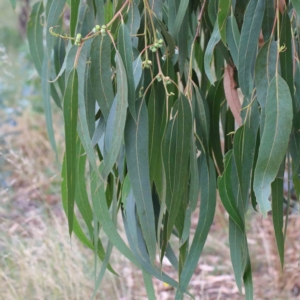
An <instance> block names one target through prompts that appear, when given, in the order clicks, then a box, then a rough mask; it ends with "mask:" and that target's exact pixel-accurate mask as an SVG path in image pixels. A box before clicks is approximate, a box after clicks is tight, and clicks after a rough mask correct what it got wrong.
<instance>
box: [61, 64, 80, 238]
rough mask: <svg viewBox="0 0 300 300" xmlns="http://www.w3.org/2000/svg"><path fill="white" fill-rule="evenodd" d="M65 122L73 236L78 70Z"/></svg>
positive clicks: (69, 90)
mask: <svg viewBox="0 0 300 300" xmlns="http://www.w3.org/2000/svg"><path fill="white" fill-rule="evenodd" d="M63 110H64V121H65V145H66V175H67V177H66V180H67V200H68V224H69V234H70V235H71V234H72V229H73V217H74V202H75V190H76V169H77V160H78V159H77V154H76V139H77V131H76V127H77V114H78V75H77V70H76V69H73V71H71V73H70V75H69V78H68V82H67V86H66V91H65V95H64V106H63Z"/></svg>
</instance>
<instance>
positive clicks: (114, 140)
mask: <svg viewBox="0 0 300 300" xmlns="http://www.w3.org/2000/svg"><path fill="white" fill-rule="evenodd" d="M116 64H117V94H116V96H115V100H114V102H113V105H112V107H111V110H110V112H109V116H108V120H107V127H106V133H105V142H104V145H105V149H106V152H107V156H106V157H105V159H104V162H103V163H104V165H103V169H102V171H101V173H102V176H103V177H104V178H106V177H107V175H108V174H109V172H110V171H111V169H112V167H113V165H114V164H115V162H116V160H117V157H118V154H119V152H120V149H121V145H122V142H123V141H122V137H123V133H124V128H125V122H126V115H127V106H128V102H127V99H128V89H127V78H126V72H125V68H124V64H123V61H122V59H121V56H120V54H119V53H118V52H117V53H116Z"/></svg>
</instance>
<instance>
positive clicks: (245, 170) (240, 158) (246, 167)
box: [233, 124, 255, 212]
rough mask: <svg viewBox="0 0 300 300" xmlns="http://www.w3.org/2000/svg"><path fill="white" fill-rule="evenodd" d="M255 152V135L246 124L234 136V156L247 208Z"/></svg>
mask: <svg viewBox="0 0 300 300" xmlns="http://www.w3.org/2000/svg"><path fill="white" fill-rule="evenodd" d="M254 151H255V136H254V133H253V131H252V130H251V129H250V128H249V127H248V126H247V125H246V124H244V125H243V126H241V127H240V128H239V129H238V130H237V131H236V133H235V135H234V141H233V155H234V161H235V166H236V171H237V174H238V181H239V188H240V190H241V196H242V200H243V202H244V206H245V207H246V206H247V202H248V197H249V188H250V179H251V170H252V165H253V158H254ZM245 212H246V211H245Z"/></svg>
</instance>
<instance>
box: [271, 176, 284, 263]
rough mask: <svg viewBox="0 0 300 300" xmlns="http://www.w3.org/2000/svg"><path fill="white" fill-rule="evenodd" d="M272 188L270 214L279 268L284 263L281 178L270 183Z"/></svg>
mask: <svg viewBox="0 0 300 300" xmlns="http://www.w3.org/2000/svg"><path fill="white" fill-rule="evenodd" d="M271 187H272V188H271V189H272V216H273V225H274V231H275V237H276V244H277V249H278V254H279V258H280V263H281V268H283V265H284V237H283V231H282V230H283V179H282V178H276V179H275V180H274V181H273V182H272V185H271Z"/></svg>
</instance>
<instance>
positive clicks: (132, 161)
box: [125, 99, 156, 263]
mask: <svg viewBox="0 0 300 300" xmlns="http://www.w3.org/2000/svg"><path fill="white" fill-rule="evenodd" d="M136 111H137V120H136V122H135V121H134V119H133V118H132V117H130V116H128V119H127V123H126V128H125V154H126V160H127V168H128V174H129V178H130V182H131V186H132V190H133V195H134V197H135V199H136V201H137V202H136V205H137V211H138V215H139V218H140V222H141V228H142V232H143V236H144V239H145V242H146V245H147V249H148V252H149V256H150V261H151V263H153V262H154V260H155V253H156V234H155V221H154V210H153V204H152V195H151V186H150V170H149V161H148V159H149V156H148V137H149V131H148V116H147V108H146V105H145V101H144V99H141V100H139V101H138V102H137V105H136Z"/></svg>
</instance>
